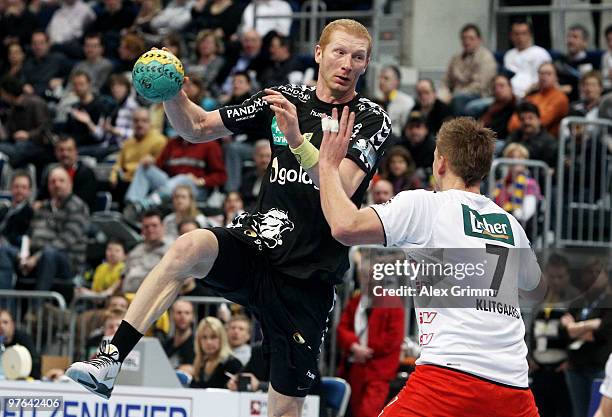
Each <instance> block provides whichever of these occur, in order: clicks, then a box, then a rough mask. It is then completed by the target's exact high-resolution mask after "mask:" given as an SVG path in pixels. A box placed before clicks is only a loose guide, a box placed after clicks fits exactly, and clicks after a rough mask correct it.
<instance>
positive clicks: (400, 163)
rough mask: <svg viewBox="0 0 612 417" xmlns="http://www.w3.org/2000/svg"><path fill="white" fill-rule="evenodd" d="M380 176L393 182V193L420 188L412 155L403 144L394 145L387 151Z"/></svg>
mask: <svg viewBox="0 0 612 417" xmlns="http://www.w3.org/2000/svg"><path fill="white" fill-rule="evenodd" d="M380 171H381V172H380V176H381V178H384V179H386V180H387V181H389V182H390V183H391V184H393V195H396V194H397V193H399V192H400V191H405V190H416V189H418V188H422V186H421V181H420V180H419V178H418V177H417V176H416V174H415V172H416V166H415V163H414V160H413V159H412V155H410V152H409V151H408V150H407V149H406V148H404V147H403V146H394V147H392V148H391V149H390V150H389V152H388V153H387V157H386V158H385V160H384V162H383V164H382V166H381V169H380Z"/></svg>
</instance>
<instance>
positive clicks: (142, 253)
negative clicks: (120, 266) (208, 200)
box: [122, 210, 172, 293]
mask: <svg viewBox="0 0 612 417" xmlns="http://www.w3.org/2000/svg"><path fill="white" fill-rule="evenodd" d="M141 230H142V237H143V239H144V240H143V242H142V243H139V244H138V245H136V246H135V247H134V249H132V250H131V251H130V253H129V254H128V257H127V259H126V261H125V272H124V274H123V276H124V278H123V284H122V292H124V293H135V292H136V291H137V290H138V287H140V284H141V283H142V281H143V280H144V279H145V277H146V276H147V274H148V273H149V272H150V271H151V270H152V269H153V267H154V266H155V265H157V263H158V262H159V261H160V260H161V258H162V256H164V254H165V253H166V252H167V251H168V249H169V248H170V244H171V242H172V240H171V239H168V238H167V237H166V231H165V228H164V224H163V223H162V217H161V214H160V213H159V212H158V211H156V210H149V211H147V212H145V213H144V214H143V216H142V228H141Z"/></svg>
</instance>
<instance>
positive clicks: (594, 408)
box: [588, 379, 603, 417]
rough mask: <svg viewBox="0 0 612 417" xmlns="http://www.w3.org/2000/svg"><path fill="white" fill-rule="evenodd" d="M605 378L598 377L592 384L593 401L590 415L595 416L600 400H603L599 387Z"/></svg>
mask: <svg viewBox="0 0 612 417" xmlns="http://www.w3.org/2000/svg"><path fill="white" fill-rule="evenodd" d="M602 382H603V379H596V380H594V381H593V384H591V402H590V403H589V414H588V415H589V417H593V416H594V415H595V412H596V411H597V408H599V402H600V401H601V394H600V393H599V387H600V386H601V383H602Z"/></svg>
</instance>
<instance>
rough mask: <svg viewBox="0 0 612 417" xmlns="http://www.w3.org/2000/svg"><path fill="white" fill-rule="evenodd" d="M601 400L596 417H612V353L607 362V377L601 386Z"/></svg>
mask: <svg viewBox="0 0 612 417" xmlns="http://www.w3.org/2000/svg"><path fill="white" fill-rule="evenodd" d="M599 393H600V394H601V402H600V403H599V408H598V409H597V412H596V413H595V416H594V417H612V354H610V357H609V358H608V362H606V378H605V379H604V381H603V383H602V384H601V386H600V387H599Z"/></svg>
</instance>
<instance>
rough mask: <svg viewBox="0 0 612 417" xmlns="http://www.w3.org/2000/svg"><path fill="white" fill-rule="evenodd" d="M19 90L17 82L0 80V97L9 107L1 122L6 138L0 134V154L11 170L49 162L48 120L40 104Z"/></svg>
mask: <svg viewBox="0 0 612 417" xmlns="http://www.w3.org/2000/svg"><path fill="white" fill-rule="evenodd" d="M22 87H23V85H22V83H21V81H19V80H18V79H16V78H14V77H12V76H10V75H7V76H5V77H4V78H2V80H0V97H1V98H2V100H4V101H5V102H6V103H7V104H8V105H9V108H8V111H7V114H6V119H5V120H2V123H3V127H4V131H5V133H6V137H2V132H1V131H0V139H2V141H0V152H2V153H4V154H6V155H7V156H8V158H9V161H10V164H11V165H12V166H13V167H21V166H23V165H25V164H29V163H33V164H35V165H37V166H39V167H42V166H43V165H44V164H45V163H48V162H50V161H51V160H52V157H50V156H49V155H50V153H51V152H50V151H51V120H50V119H49V112H48V110H47V104H46V103H45V102H44V100H43V99H41V98H40V97H38V96H35V95H31V94H25V93H23V88H22Z"/></svg>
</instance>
